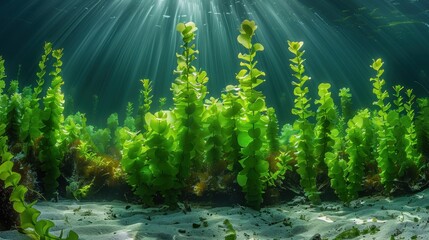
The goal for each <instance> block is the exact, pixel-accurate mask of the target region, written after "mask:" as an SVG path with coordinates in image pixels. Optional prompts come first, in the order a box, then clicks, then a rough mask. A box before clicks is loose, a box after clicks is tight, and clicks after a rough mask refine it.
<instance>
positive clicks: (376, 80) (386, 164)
mask: <svg viewBox="0 0 429 240" xmlns="http://www.w3.org/2000/svg"><path fill="white" fill-rule="evenodd" d="M383 64H384V63H383V61H382V60H381V59H380V58H379V59H377V60H373V63H372V64H371V68H372V69H373V70H375V71H376V75H375V77H373V78H370V81H371V82H372V83H373V90H372V91H373V93H374V94H375V96H376V98H377V101H375V102H374V103H373V104H374V105H376V106H377V107H378V108H379V109H378V111H377V115H376V116H375V118H374V123H375V125H376V126H377V128H378V129H377V130H378V131H377V133H378V134H377V141H378V146H377V150H376V151H377V158H376V159H377V163H378V167H379V168H380V171H381V172H380V178H381V183H382V184H383V186H384V188H385V190H386V192H388V193H390V192H391V191H392V189H393V180H394V179H395V177H396V176H397V171H396V170H397V169H396V166H395V157H396V156H395V151H396V149H395V136H394V135H393V125H394V124H396V122H397V119H398V113H397V112H395V111H389V110H390V108H391V104H390V103H385V100H386V99H387V98H388V97H389V93H388V92H387V91H386V90H383V86H384V85H385V84H386V81H385V80H384V79H383V78H382V75H383V73H384V69H383V68H382V67H383Z"/></svg>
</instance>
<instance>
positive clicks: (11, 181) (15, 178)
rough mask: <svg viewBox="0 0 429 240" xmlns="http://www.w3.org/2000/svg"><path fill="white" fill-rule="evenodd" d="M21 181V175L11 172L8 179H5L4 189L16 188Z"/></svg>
mask: <svg viewBox="0 0 429 240" xmlns="http://www.w3.org/2000/svg"><path fill="white" fill-rule="evenodd" d="M20 180H21V175H20V174H19V173H16V172H12V174H10V175H9V177H7V178H6V180H5V184H4V187H5V188H7V187H10V186H17V185H18V183H19V181H20Z"/></svg>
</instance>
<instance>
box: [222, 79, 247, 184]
mask: <svg viewBox="0 0 429 240" xmlns="http://www.w3.org/2000/svg"><path fill="white" fill-rule="evenodd" d="M239 90H240V89H239V88H238V87H236V86H233V85H228V86H226V89H225V91H226V93H224V94H222V102H223V110H222V116H223V117H224V121H223V124H222V130H223V135H224V137H225V139H224V143H225V144H224V146H223V149H224V156H225V159H226V161H227V162H228V169H229V170H230V171H232V172H233V173H234V175H235V176H236V175H237V174H238V172H240V171H241V170H242V167H241V165H240V162H239V161H240V159H241V158H242V155H241V147H240V144H238V134H239V130H238V123H239V121H240V116H241V114H242V109H243V108H242V107H243V106H242V104H241V103H240V101H239V98H240V97H239V96H238V91H239Z"/></svg>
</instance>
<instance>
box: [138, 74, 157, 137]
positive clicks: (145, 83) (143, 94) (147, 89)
mask: <svg viewBox="0 0 429 240" xmlns="http://www.w3.org/2000/svg"><path fill="white" fill-rule="evenodd" d="M140 82H141V83H142V87H143V89H142V90H140V96H139V107H138V114H137V118H136V121H135V124H136V127H135V128H136V129H137V131H141V132H143V131H146V130H147V125H146V122H145V119H144V118H145V116H146V113H148V112H150V107H151V105H152V98H153V95H152V81H150V80H149V79H142V80H140ZM160 105H161V104H160Z"/></svg>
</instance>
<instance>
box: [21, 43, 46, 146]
mask: <svg viewBox="0 0 429 240" xmlns="http://www.w3.org/2000/svg"><path fill="white" fill-rule="evenodd" d="M51 53H52V43H49V42H46V43H45V45H44V53H43V54H42V58H41V59H40V61H39V71H38V72H37V73H36V76H37V80H36V83H37V86H36V87H34V89H33V93H32V95H31V99H30V100H29V101H28V102H26V103H25V107H24V112H23V116H22V124H21V129H22V131H21V140H22V141H23V142H26V143H29V145H30V146H33V145H34V141H35V140H36V139H37V138H38V137H40V135H41V131H40V129H41V128H42V120H41V109H40V94H41V93H42V91H43V85H44V84H45V75H46V62H47V61H48V60H49V55H50V54H51Z"/></svg>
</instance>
